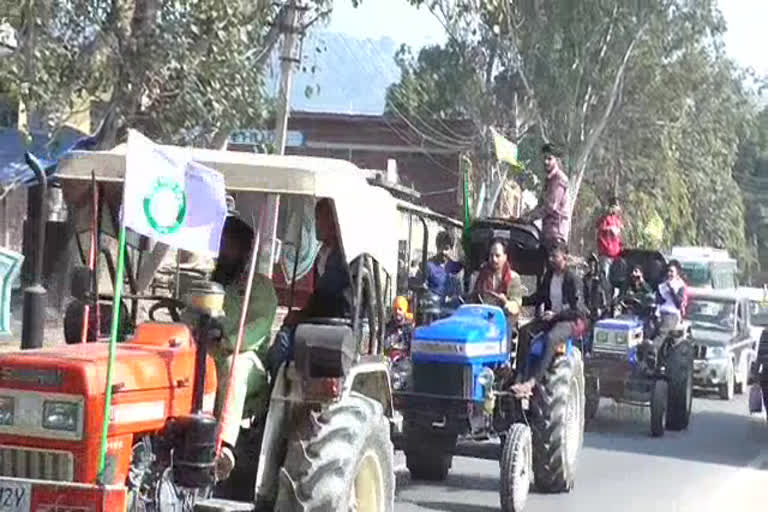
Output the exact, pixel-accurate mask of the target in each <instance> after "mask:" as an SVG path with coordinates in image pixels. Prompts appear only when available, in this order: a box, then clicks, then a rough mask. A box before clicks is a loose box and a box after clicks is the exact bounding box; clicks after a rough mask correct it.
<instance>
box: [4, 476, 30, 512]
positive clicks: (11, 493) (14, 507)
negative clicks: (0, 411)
mask: <svg viewBox="0 0 768 512" xmlns="http://www.w3.org/2000/svg"><path fill="white" fill-rule="evenodd" d="M31 499H32V485H31V484H27V483H21V482H19V483H17V482H9V481H7V480H0V512H29V509H30V507H31V505H30V502H31Z"/></svg>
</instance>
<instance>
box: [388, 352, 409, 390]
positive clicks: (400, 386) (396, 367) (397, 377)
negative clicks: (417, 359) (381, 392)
mask: <svg viewBox="0 0 768 512" xmlns="http://www.w3.org/2000/svg"><path fill="white" fill-rule="evenodd" d="M412 374H413V367H412V366H411V361H410V360H408V359H401V360H400V361H397V362H395V363H393V364H392V368H391V370H390V375H391V379H392V388H393V389H394V390H395V391H402V390H404V389H407V388H408V383H409V382H410V381H411V375H412Z"/></svg>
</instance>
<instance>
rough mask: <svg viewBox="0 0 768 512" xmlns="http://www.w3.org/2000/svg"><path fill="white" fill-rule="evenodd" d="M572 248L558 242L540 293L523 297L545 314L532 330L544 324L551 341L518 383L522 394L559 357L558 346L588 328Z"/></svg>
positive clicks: (524, 358) (524, 355)
mask: <svg viewBox="0 0 768 512" xmlns="http://www.w3.org/2000/svg"><path fill="white" fill-rule="evenodd" d="M567 256H568V249H567V246H566V245H565V243H564V242H558V243H556V244H555V245H554V246H552V248H551V249H550V251H549V269H548V270H547V272H546V273H545V274H544V278H543V279H542V281H541V284H540V285H539V288H538V289H537V290H536V293H534V294H533V295H531V296H529V297H525V298H523V305H525V306H529V305H530V306H535V307H536V308H537V310H540V309H543V313H542V314H541V315H540V316H539V317H538V319H537V320H536V321H534V323H533V325H532V326H531V331H533V329H536V328H540V327H543V328H544V329H545V330H546V331H547V341H546V343H545V346H544V352H543V353H542V356H541V361H540V362H539V364H538V366H537V367H536V368H533V369H530V368H529V370H528V375H527V376H526V377H527V380H526V381H524V382H522V383H520V384H516V385H515V386H514V391H515V392H516V394H518V395H520V396H525V395H529V394H530V393H531V391H532V389H533V386H534V385H535V384H536V382H538V381H540V380H541V378H542V377H543V376H544V374H545V373H546V371H547V369H548V368H549V365H550V364H551V363H552V360H553V359H554V356H555V350H556V349H557V347H558V345H560V344H563V343H565V342H566V341H567V340H568V339H569V338H573V337H576V336H580V335H582V334H583V333H584V329H585V317H586V315H585V312H584V311H583V301H582V297H581V285H580V282H579V278H578V277H577V276H576V274H575V273H574V272H573V271H572V270H570V269H568V268H567V266H566V262H567ZM523 348H524V349H525V350H523V351H521V353H520V360H521V361H527V359H528V353H529V349H530V347H523Z"/></svg>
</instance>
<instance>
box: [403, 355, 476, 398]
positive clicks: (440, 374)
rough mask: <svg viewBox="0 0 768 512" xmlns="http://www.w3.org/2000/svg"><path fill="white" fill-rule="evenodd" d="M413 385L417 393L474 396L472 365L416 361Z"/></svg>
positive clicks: (460, 396) (457, 396) (461, 396)
mask: <svg viewBox="0 0 768 512" xmlns="http://www.w3.org/2000/svg"><path fill="white" fill-rule="evenodd" d="M413 381H414V382H413V387H414V391H415V392H416V393H429V394H433V395H443V396H451V397H455V398H472V367H471V366H468V365H461V364H447V363H415V364H414V365H413Z"/></svg>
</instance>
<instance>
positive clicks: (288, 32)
mask: <svg viewBox="0 0 768 512" xmlns="http://www.w3.org/2000/svg"><path fill="white" fill-rule="evenodd" d="M304 10H305V8H304V7H302V6H299V5H297V0H289V3H288V6H287V13H286V16H285V17H284V18H282V17H281V19H280V20H279V22H280V23H282V21H283V19H284V20H285V24H284V25H283V26H282V27H281V31H282V32H283V47H282V50H281V52H280V93H279V96H278V100H277V114H276V120H275V122H276V125H275V151H276V154H278V155H284V154H285V139H286V134H287V133H288V116H289V115H290V107H291V86H292V85H293V69H294V66H295V65H296V64H297V63H298V62H299V58H298V57H296V56H294V50H295V46H296V42H297V41H298V39H299V38H298V35H299V33H300V32H301V14H302V13H303V11H304ZM279 210H280V194H269V195H268V196H267V201H266V215H265V219H264V221H265V222H266V223H265V224H263V225H264V226H266V227H267V228H268V229H269V236H266V237H264V242H263V244H265V245H262V249H265V250H266V251H267V254H269V258H268V259H267V261H260V262H259V265H258V266H259V272H260V273H262V274H264V275H266V276H268V277H272V268H273V265H274V261H275V252H276V251H277V247H276V240H277V215H278V211H279ZM260 254H263V252H261V251H260Z"/></svg>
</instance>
